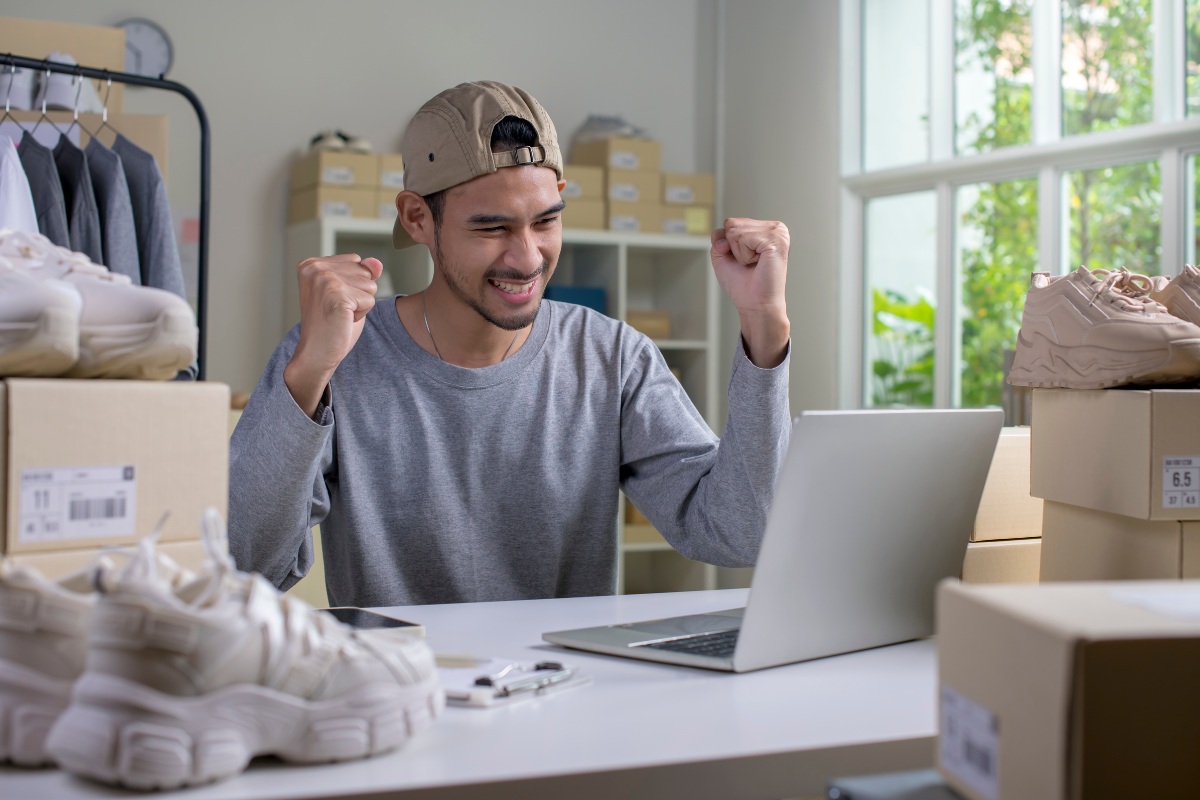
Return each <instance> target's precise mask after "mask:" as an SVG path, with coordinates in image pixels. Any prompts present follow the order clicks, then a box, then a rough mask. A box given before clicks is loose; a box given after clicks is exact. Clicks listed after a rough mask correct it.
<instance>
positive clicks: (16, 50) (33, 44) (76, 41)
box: [0, 17, 162, 168]
mask: <svg viewBox="0 0 1200 800" xmlns="http://www.w3.org/2000/svg"><path fill="white" fill-rule="evenodd" d="M55 52H57V53H67V54H69V55H70V56H71V57H72V58H74V59H75V61H76V62H77V63H78V64H80V65H81V66H84V67H95V68H96V69H110V70H112V71H113V72H124V71H125V30H124V29H123V28H116V27H109V26H107V25H77V24H75V23H72V22H48V21H46V20H41V19H23V18H19V17H0V53H12V54H13V55H17V56H25V57H26V58H45V57H46V56H48V55H50V54H51V53H55ZM92 83H93V84H94V85H95V87H96V94H98V95H99V96H100V100H101V101H103V100H104V96H105V94H108V113H109V115H110V118H111V115H112V114H119V113H120V112H121V110H122V109H123V108H124V106H123V102H124V98H125V85H124V84H122V83H117V82H116V81H113V85H112V93H111V94H109V93H108V82H107V81H99V80H97V81H93V82H92ZM38 114H41V109H39V110H38ZM80 116H82V115H80ZM88 127H89V128H91V129H92V130H95V129H96V128H95V126H92V125H89V126H88ZM118 130H120V129H119V128H118ZM159 167H160V168H162V160H160V161H159Z"/></svg>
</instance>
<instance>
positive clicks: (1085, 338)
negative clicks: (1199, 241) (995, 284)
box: [1008, 265, 1200, 389]
mask: <svg viewBox="0 0 1200 800" xmlns="http://www.w3.org/2000/svg"><path fill="white" fill-rule="evenodd" d="M1195 380H1200V270H1197V268H1196V267H1193V266H1191V265H1186V266H1185V267H1184V268H1183V271H1182V272H1181V273H1180V274H1179V275H1177V276H1176V277H1175V278H1166V277H1155V278H1151V277H1148V276H1146V275H1138V274H1135V273H1132V272H1130V271H1129V270H1127V269H1124V268H1122V269H1119V270H1102V269H1096V270H1088V269H1087V268H1086V267H1079V269H1077V270H1075V271H1074V272H1072V273H1070V274H1068V275H1060V276H1057V277H1051V276H1050V274H1049V273H1045V272H1035V273H1034V274H1033V277H1032V283H1031V286H1030V288H1029V293H1028V294H1027V295H1026V297H1025V310H1024V313H1023V315H1022V318H1021V330H1020V332H1019V333H1018V335H1017V350H1016V356H1015V358H1014V359H1013V367H1012V370H1011V371H1010V372H1009V374H1008V382H1009V383H1010V384H1012V385H1013V386H1034V387H1054V386H1058V387H1064V388H1068V389H1104V388H1109V387H1113V386H1123V385H1126V384H1144V385H1161V384H1173V383H1185V382H1190V381H1195Z"/></svg>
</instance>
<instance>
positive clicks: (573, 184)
mask: <svg viewBox="0 0 1200 800" xmlns="http://www.w3.org/2000/svg"><path fill="white" fill-rule="evenodd" d="M559 195H560V196H561V197H562V198H563V199H564V200H576V199H578V198H580V197H583V187H582V186H580V185H579V181H573V180H568V181H567V185H566V186H564V187H563V190H562V191H561V192H559Z"/></svg>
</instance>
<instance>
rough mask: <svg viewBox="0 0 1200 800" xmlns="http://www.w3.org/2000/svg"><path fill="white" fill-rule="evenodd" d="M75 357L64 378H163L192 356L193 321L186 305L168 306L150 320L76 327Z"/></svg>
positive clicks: (151, 379) (193, 357)
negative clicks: (73, 363) (178, 306)
mask: <svg viewBox="0 0 1200 800" xmlns="http://www.w3.org/2000/svg"><path fill="white" fill-rule="evenodd" d="M79 340H80V346H79V361H78V362H77V363H76V364H75V366H74V367H73V368H72V369H71V370H70V371H69V372H67V374H66V377H68V378H134V379H138V380H146V381H165V380H170V379H171V378H174V377H175V374H176V373H177V372H179V370H181V369H183V368H185V367H187V366H188V365H189V364H191V363H192V360H193V359H195V357H196V340H197V332H196V325H195V322H194V321H193V318H192V315H191V312H190V310H189V309H182V308H180V309H168V310H166V311H163V312H162V313H161V314H159V315H158V318H157V319H155V320H154V321H153V322H145V323H139V324H130V325H103V326H99V325H98V326H93V327H91V328H90V329H89V328H84V329H82V330H81V331H80V336H79Z"/></svg>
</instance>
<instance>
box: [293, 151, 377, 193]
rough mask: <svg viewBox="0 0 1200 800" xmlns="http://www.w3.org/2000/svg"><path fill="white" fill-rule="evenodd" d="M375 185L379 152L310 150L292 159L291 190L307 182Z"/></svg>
mask: <svg viewBox="0 0 1200 800" xmlns="http://www.w3.org/2000/svg"><path fill="white" fill-rule="evenodd" d="M378 185H379V156H376V155H374V154H371V153H345V152H339V151H336V150H314V151H312V152H311V153H309V154H308V155H306V156H303V157H301V158H298V159H296V160H295V161H294V162H292V182H291V190H292V193H293V194H295V193H297V192H300V191H303V190H304V189H307V188H309V187H311V186H343V187H347V186H359V187H369V188H372V189H373V188H375V187H376V186H378Z"/></svg>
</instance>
